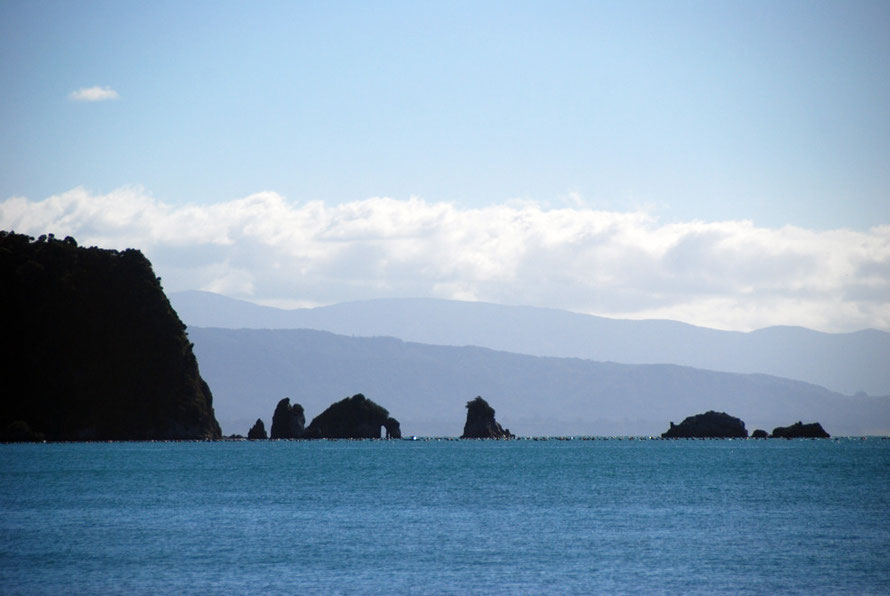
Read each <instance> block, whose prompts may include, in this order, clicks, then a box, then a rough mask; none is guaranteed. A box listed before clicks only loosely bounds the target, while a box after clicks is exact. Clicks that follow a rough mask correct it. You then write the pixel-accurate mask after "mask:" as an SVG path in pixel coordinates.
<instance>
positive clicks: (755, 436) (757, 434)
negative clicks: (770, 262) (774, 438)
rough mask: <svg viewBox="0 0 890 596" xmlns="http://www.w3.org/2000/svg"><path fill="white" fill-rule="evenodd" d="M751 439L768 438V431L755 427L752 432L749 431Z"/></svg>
mask: <svg viewBox="0 0 890 596" xmlns="http://www.w3.org/2000/svg"><path fill="white" fill-rule="evenodd" d="M751 438H752V439H768V438H769V433H768V432H766V431H765V430H763V429H762V428H758V429H755V430H754V432H752V433H751Z"/></svg>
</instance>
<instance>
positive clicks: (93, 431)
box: [0, 232, 221, 440]
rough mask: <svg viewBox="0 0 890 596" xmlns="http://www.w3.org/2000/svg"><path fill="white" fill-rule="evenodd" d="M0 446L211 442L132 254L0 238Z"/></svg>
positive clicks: (152, 284) (178, 332) (188, 356)
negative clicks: (0, 384) (0, 381)
mask: <svg viewBox="0 0 890 596" xmlns="http://www.w3.org/2000/svg"><path fill="white" fill-rule="evenodd" d="M0 288H2V290H0V292H2V314H0V316H2V328H3V333H2V334H0V337H2V340H0V342H2V354H4V356H3V359H4V363H3V370H4V375H3V376H4V385H5V391H4V393H5V397H4V399H3V403H2V406H0V435H2V436H0V440H39V439H46V440H151V439H201V438H219V437H220V435H221V433H220V427H219V424H218V423H217V421H216V418H215V416H214V412H213V404H212V396H211V394H210V389H209V387H208V386H207V384H206V383H205V382H204V380H203V379H202V378H201V375H200V374H199V372H198V364H197V361H196V360H195V356H194V354H193V353H192V345H191V344H190V343H189V341H188V338H187V336H186V333H185V326H184V325H183V323H182V322H181V321H180V320H179V318H178V317H177V315H176V313H175V312H174V311H173V309H172V308H171V306H170V303H169V302H168V300H167V298H166V296H165V295H164V291H163V289H162V288H161V283H160V279H159V278H157V277H155V275H154V272H153V270H152V267H151V263H149V261H148V260H147V259H146V258H145V257H144V256H143V255H142V253H141V252H140V251H138V250H133V249H128V250H124V251H116V250H105V249H100V248H95V247H92V248H81V247H79V246H78V245H77V242H76V241H75V240H74V239H73V238H71V237H67V238H65V239H64V240H58V239H55V238H54V237H53V236H52V235H50V236H48V237H46V236H41V237H40V238H38V239H36V240H35V239H33V238H31V237H29V236H25V235H21V234H15V233H12V232H0Z"/></svg>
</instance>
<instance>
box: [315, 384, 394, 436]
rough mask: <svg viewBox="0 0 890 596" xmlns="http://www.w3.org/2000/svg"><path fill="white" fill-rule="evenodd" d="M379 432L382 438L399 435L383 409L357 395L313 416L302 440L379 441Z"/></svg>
mask: <svg viewBox="0 0 890 596" xmlns="http://www.w3.org/2000/svg"><path fill="white" fill-rule="evenodd" d="M381 428H383V429H385V431H386V435H385V436H386V438H388V439H390V438H392V439H398V438H401V436H402V433H401V430H400V428H399V422H398V420H396V419H395V418H392V417H390V415H389V412H388V411H387V410H386V408H384V407H382V406H379V405H377V404H375V403H374V402H373V401H371V400H370V399H368V398H366V397H365V396H364V395H362V394H361V393H359V394H357V395H353V396H352V397H347V398H345V399H342V400H340V401H338V402H337V403H335V404H332V405H331V406H330V407H328V409H327V410H325V411H324V412H322V413H321V414H319V415H318V416H316V417H315V418H314V419H313V420H312V422H311V423H310V424H309V426H307V427H306V431H305V432H304V433H303V438H306V439H379V438H380V435H381Z"/></svg>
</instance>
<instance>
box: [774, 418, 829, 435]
mask: <svg viewBox="0 0 890 596" xmlns="http://www.w3.org/2000/svg"><path fill="white" fill-rule="evenodd" d="M773 438H776V439H828V438H831V435H829V434H828V433H827V432H825V429H824V428H822V425H821V424H819V423H818V422H813V423H811V424H804V423H803V422H800V421H797V422H795V423H794V424H792V425H791V426H779V427H776V428H774V429H773Z"/></svg>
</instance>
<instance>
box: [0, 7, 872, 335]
mask: <svg viewBox="0 0 890 596" xmlns="http://www.w3.org/2000/svg"><path fill="white" fill-rule="evenodd" d="M888 31H890V3H888V2H885V1H877V2H855V1H854V2H839V1H835V2H819V1H806V2H766V1H758V0H745V1H738V2H735V1H707V2H547V3H545V2H537V3H524V2H505V3H497V2H466V3H461V2H448V3H432V2H429V3H423V2H404V3H399V2H385V3H384V2H380V3H376V2H375V3H372V2H357V3H349V2H318V3H311V2H197V1H194V2H181V1H178V2H163V1H158V2H126V1H114V2H52V1H36V0H34V1H27V2H18V1H9V0H2V1H0V57H2V60H0V88H2V89H3V91H2V96H0V129H2V131H3V134H2V135H0V201H2V203H0V224H2V227H3V228H4V229H9V228H11V227H15V228H16V229H17V230H18V231H25V232H28V233H32V234H39V233H42V232H44V231H51V230H54V231H56V233H60V232H64V233H71V234H73V235H75V236H76V237H78V238H79V239H83V240H84V241H86V242H96V243H99V242H104V243H106V244H107V245H115V246H117V245H121V246H126V245H138V246H139V247H140V248H143V250H145V251H146V252H147V254H148V255H149V257H150V258H152V260H153V262H154V263H155V267H156V269H159V270H160V272H161V273H162V274H163V275H164V276H165V279H167V280H168V282H167V284H166V285H167V288H168V289H172V290H176V289H198V288H202V289H214V290H217V291H221V292H223V293H228V294H229V295H236V296H239V297H245V298H250V299H253V300H255V301H259V302H264V303H275V304H290V305H294V304H322V303H329V302H332V301H339V300H345V299H357V298H362V297H373V296H378V295H379V296H387V295H434V296H440V297H453V298H465V299H484V300H492V301H502V302H513V303H531V304H540V305H544V306H555V307H560V308H571V309H573V310H579V311H584V312H593V313H597V314H609V315H614V316H635V317H644V316H665V317H670V318H682V319H683V320H688V321H691V322H699V323H702V324H713V325H715V326H722V327H727V328H751V327H753V326H757V325H763V324H773V323H782V322H795V323H800V324H808V325H812V326H816V327H821V328H826V329H850V328H858V327H862V326H876V327H880V328H890V305H888V298H887V295H890V197H888V189H890V76H888V75H890V35H887V32H888ZM90 99H93V100H95V101H90ZM258 193H259V194H258ZM270 193H271V194H270ZM375 197H380V198H385V199H386V200H382V201H378V200H376V199H375ZM412 197H416V198H417V199H419V200H420V201H421V203H417V202H412ZM387 201H390V202H387ZM391 201H394V202H391ZM99 205H101V206H102V207H101V213H100V211H99V208H98V207H97V206H99ZM338 209H339V211H338ZM565 209H567V210H569V211H568V213H569V217H565V218H564V217H561V216H558V215H559V214H558V213H556V211H558V210H565ZM232 213H238V214H240V215H239V216H238V217H230V216H231V214H232ZM258 213H259V214H261V215H260V216H258V215H257V214H258ZM505 213H507V214H509V215H508V216H504V217H503V218H502V216H503V215H504V214H505ZM361 214H364V215H361ZM443 214H446V215H443ZM598 214H599V215H598ZM603 214H605V215H603ZM257 217H259V219H263V218H265V217H273V218H274V217H278V218H279V220H280V221H290V222H292V223H293V227H294V229H299V230H301V233H302V234H304V235H307V236H311V237H313V238H316V240H318V242H321V243H322V244H323V246H325V247H326V249H325V250H321V249H320V248H318V247H317V246H315V247H314V248H313V247H311V246H307V247H306V251H307V252H305V253H299V254H296V253H294V252H293V251H292V250H291V249H290V248H288V247H287V246H285V245H284V244H275V242H276V239H277V241H280V242H282V243H283V242H284V240H283V239H285V238H289V240H288V241H289V242H291V243H292V244H293V239H292V238H290V236H289V235H288V232H287V231H286V230H281V229H277V228H274V226H273V227H272V228H267V227H265V224H264V225H263V226H260V225H259V224H257V223H256V221H255V220H256V218H257ZM363 217H364V218H365V219H366V220H367V221H370V222H376V223H374V224H373V225H370V228H369V229H371V231H370V232H368V234H370V236H368V237H364V236H363V237H354V236H351V235H350V234H352V233H353V230H354V227H355V225H356V224H355V222H356V220H357V219H358V220H361V219H362V218H363ZM437 217H439V218H445V219H436V218H437ZM387 218H389V219H387ZM220 221H225V222H227V223H226V225H225V226H222V227H219V226H218V225H208V226H207V229H215V230H216V231H217V232H218V234H220V237H217V238H211V237H205V236H201V237H200V238H197V237H196V238H193V241H194V242H195V244H194V245H189V246H188V247H186V246H185V244H184V243H185V240H183V241H177V240H176V237H175V236H173V235H171V230H180V231H181V234H182V236H183V238H185V237H189V238H191V237H192V236H190V235H189V233H187V231H183V228H182V226H183V225H185V224H184V223H183V222H190V223H189V224H188V225H189V226H200V225H201V222H211V223H214V224H218V223H219V222H220ZM493 221H495V222H497V221H503V222H505V223H504V227H503V228H499V229H495V228H491V227H487V226H489V225H490V224H491V222H493ZM250 222H254V223H250ZM307 222H311V225H310V224H309V223H307ZM417 222H426V223H423V224H422V225H421V224H418V223H417ZM457 222H463V223H462V224H461V225H467V226H469V228H468V229H472V230H477V231H478V235H476V236H474V235H472V234H470V235H469V236H467V237H466V238H465V240H466V241H467V242H476V243H478V244H475V245H472V246H470V247H469V249H472V254H467V255H464V256H461V257H459V258H456V260H455V261H454V262H451V263H448V264H445V263H442V262H436V263H433V261H432V259H433V255H432V254H431V255H430V256H429V260H427V261H425V262H424V263H420V262H416V263H413V264H412V265H411V266H410V267H408V266H406V265H405V264H404V263H402V264H401V265H399V266H396V265H394V263H395V262H396V261H399V259H400V258H401V257H398V256H397V255H396V256H394V253H393V252H392V250H393V249H392V247H393V246H395V244H394V242H395V240H393V239H398V238H403V237H407V236H411V237H413V236H412V235H416V236H417V238H420V239H422V238H423V237H424V235H426V236H428V237H438V238H440V239H442V240H441V242H440V244H438V245H437V246H438V248H439V249H440V250H442V251H450V252H452V253H454V252H456V251H459V248H458V245H457V244H455V242H456V240H455V238H459V237H463V236H462V235H461V233H459V232H458V231H457V228H456V227H454V226H457V225H458V223H457ZM468 222H469V223H468ZM572 222H589V226H587V227H584V228H583V229H575V228H573V225H574V224H573V223H572ZM602 222H612V224H609V225H614V226H617V228H609V225H606V224H603V225H601V224H602ZM615 222H625V223H621V224H619V223H615ZM627 222H635V223H633V224H629V223H627ZM266 223H268V222H266ZM415 224H416V225H415ZM251 226H253V227H251ZM306 226H308V227H306ZM312 226H316V227H312ZM317 226H328V228H325V229H322V228H319V227H317ZM400 226H401V227H400ZM418 226H419V227H418ZM604 226H605V227H604ZM634 226H636V227H634ZM789 227H790V228H793V229H791V230H790V231H789V230H788V229H787V228H789ZM261 228H262V229H263V230H264V233H266V234H269V235H270V236H269V237H267V238H257V237H255V236H254V235H252V234H253V233H254V232H255V230H257V229H261ZM618 228H620V229H621V230H622V232H621V233H618V232H616V231H615V230H616V229H618ZM325 230H327V231H325ZM430 230H432V232H431V231H430ZM530 230H531V231H530ZM572 230H574V231H572ZM610 230H611V231H610ZM323 234H328V236H325V237H324V238H322V235H323ZM437 235H438V236H437ZM248 237H249V238H252V240H250V241H248V240H246V238H248ZM332 237H336V238H338V239H340V238H347V237H348V238H351V239H352V240H350V241H349V242H351V244H350V243H349V242H347V241H345V240H343V241H340V240H338V242H341V244H338V245H337V246H338V248H337V250H333V249H332V248H331V244H330V242H332V240H331V238H332ZM369 237H373V239H374V240H373V242H372V241H371V240H368V238H369ZM159 238H165V239H167V240H163V241H162V240H159ZM616 238H618V239H619V240H615V239H616ZM492 239H494V240H492ZM542 239H550V240H546V241H544V240H542ZM554 239H555V240H554ZM495 240H496V241H495ZM242 242H244V243H246V244H241V243H242ZM368 242H371V244H373V246H372V245H371V244H368ZM613 242H617V244H612V243H613ZM363 243H364V244H363ZM542 243H543V244H542ZM554 243H555V244H554ZM272 245H274V246H272ZM211 246H212V247H216V248H214V249H213V250H217V251H221V252H213V250H211V248H208V247H211ZM270 246H271V248H270ZM313 246H314V245H313ZM319 246H321V245H319ZM530 246H533V247H537V249H538V252H537V253H535V255H540V254H546V255H548V256H547V257H546V258H544V259H543V260H534V261H533V262H531V261H523V259H525V258H529V259H531V258H533V259H538V256H529V255H531V253H530V251H529V250H528V247H530ZM225 247H235V248H234V249H232V250H236V251H240V252H238V254H239V255H241V256H240V257H238V256H235V255H234V253H232V252H226V251H227V250H229V249H228V248H225ZM251 247H252V248H251ZM260 247H265V248H264V250H268V253H267V254H278V255H279V257H280V259H281V262H280V263H279V264H278V269H277V270H278V271H282V272H284V273H281V274H280V275H282V276H289V278H290V279H293V278H295V277H300V276H301V275H304V274H306V275H308V274H307V273H306V271H308V269H307V267H309V266H308V265H306V264H305V263H307V262H308V261H309V260H310V257H309V255H315V256H316V260H315V261H312V262H313V263H314V264H317V263H319V262H321V261H320V260H319V259H318V255H319V254H325V255H328V256H330V254H334V253H336V254H338V255H339V256H337V257H336V258H334V257H331V260H330V262H329V263H328V265H329V266H330V267H332V269H325V270H324V271H323V272H316V274H315V276H314V277H313V276H311V275H310V276H309V277H307V278H306V279H305V280H304V281H305V283H304V284H303V285H299V284H297V285H293V284H292V283H291V282H290V281H286V280H284V277H281V278H276V279H277V281H273V278H274V274H273V272H272V271H271V270H270V271H269V272H268V279H266V281H263V279H265V278H262V276H261V275H260V274H259V273H257V271H258V268H259V267H260V266H259V265H258V264H257V263H256V262H253V259H254V258H253V257H250V258H247V257H245V255H247V254H251V255H253V254H254V252H253V251H254V250H256V251H260ZM510 247H513V248H512V250H514V251H515V252H512V253H511V252H510V250H511V248H510ZM597 247H600V248H597ZM825 247H833V250H835V252H839V253H840V254H841V255H843V256H842V257H839V258H841V260H843V259H846V260H844V261H843V264H837V263H834V264H833V261H832V262H829V261H830V259H829V258H828V257H827V256H826V255H825V254H824V253H823V252H822V251H824V250H825ZM416 248H417V247H413V248H412V250H416ZM276 251H278V252H276ZM338 251H340V252H338ZM573 251H574V252H573ZM595 251H599V252H596V254H595V256H594V252H595ZM721 251H723V252H721ZM726 251H729V253H732V255H733V256H731V257H730V256H727V255H728V254H729V253H727V252H726ZM419 252H422V251H419ZM341 253H342V254H341ZM211 254H212V255H214V256H209V255H211ZM256 254H260V253H259V252H257V253H256ZM574 254H588V256H590V260H589V261H587V265H589V266H591V267H593V266H596V267H599V268H600V269H599V272H602V271H604V270H609V271H613V273H614V272H617V271H620V270H627V269H633V268H634V267H637V266H640V267H642V269H641V270H645V271H650V273H651V274H652V276H653V277H654V278H658V279H659V280H661V281H660V282H659V283H658V284H656V285H653V284H649V283H648V282H644V281H642V278H640V279H637V280H636V281H633V280H627V279H624V280H623V281H620V280H619V281H616V279H618V278H622V276H621V275H618V274H617V273H614V274H613V275H612V276H611V277H610V276H608V275H605V274H603V275H600V276H599V277H598V276H597V275H594V274H593V273H591V272H586V271H585V270H584V269H583V268H582V269H577V270H573V271H572V272H571V273H567V274H566V275H564V276H563V277H562V278H560V279H554V278H552V277H551V276H550V274H549V273H547V271H548V268H552V267H554V266H555V265H554V263H556V262H557V261H556V259H557V258H558V257H559V256H560V255H561V257H562V259H563V261H562V262H563V263H565V262H567V261H569V260H571V259H572V258H573V255H574ZM640 254H645V255H648V256H647V257H646V259H643V261H645V262H646V263H647V264H646V265H644V266H643V265H640V263H641V262H642V261H640V260H639V259H637V256H639V255H640ZM170 255H174V256H170ZM288 255H290V256H289V257H288ZM345 255H353V256H356V255H358V256H357V257H356V258H354V259H353V260H352V261H351V263H352V264H351V265H349V266H347V265H345V264H344V263H348V262H350V261H349V258H347V256H345ZM369 255H377V256H378V257H379V260H378V261H373V259H371V257H370V256H369ZM523 255H525V256H523ZM610 255H611V256H612V257H614V259H613V260H609V258H611V257H610ZM615 255H618V256H615ZM635 255H636V256H635ZM714 255H724V257H725V259H726V260H721V259H720V258H717V257H715V256H714ZM681 256H682V258H681ZM168 257H169V259H170V260H165V259H167V258H168ZM358 257H360V258H358ZM288 259H290V260H289V261H288ZM647 259H648V260H647ZM770 259H773V260H772V261H771V260H770ZM242 261H243V262H242ZM372 261H373V262H372ZM184 262H194V263H196V265H195V266H196V267H198V266H199V265H200V266H201V267H204V269H202V270H201V271H200V272H198V271H197V270H189V271H186V270H184V269H182V268H181V267H179V265H180V264H181V263H184ZM399 262H401V261H399ZM295 263H303V265H299V266H298V265H296V264H295ZM517 263H524V265H522V266H519V265H516V264H517ZM692 263H695V265H694V266H693V264H692ZM492 264H500V265H498V266H499V267H500V269H497V267H494V265H492ZM760 264H764V266H763V267H761V266H759V265H760ZM489 265H490V266H489ZM399 267H402V268H401V269H400V268H399ZM462 267H465V268H462ZM492 267H494V269H492ZM696 267H698V268H700V269H696ZM734 267H735V268H734ZM505 268H506V269H507V270H510V271H512V277H509V278H505V279H504V280H503V284H502V285H500V286H498V287H497V288H494V287H493V286H491V284H490V283H489V281H490V279H491V277H489V280H488V281H486V280H485V276H486V275H489V276H491V274H492V271H503V270H504V269H505ZM761 270H764V271H765V272H764V271H761ZM696 271H703V273H694V272H696ZM430 272H432V273H430ZM727 272H728V273H727ZM733 272H735V273H733ZM752 272H756V273H757V275H759V276H760V277H757V278H756V279H755V278H754V277H751V276H754V273H752ZM728 275H736V277H734V278H733V279H732V280H731V281H729V280H726V279H725V278H727V276H728ZM798 275H800V276H802V277H798ZM412 276H413V277H412ZM495 277H498V276H497V275H496V276H495ZM755 277H756V276H755ZM408 278H410V279H411V283H408V282H406V281H405V280H406V279H408ZM588 278H589V279H593V278H597V279H598V280H599V281H598V284H599V285H595V286H591V285H589V283H588V281H585V280H586V279H588ZM786 278H787V280H788V281H787V283H786V284H785V285H781V284H779V283H778V282H777V281H776V280H777V279H786ZM622 279H623V278H622ZM825 279H834V280H837V283H836V284H835V285H831V284H828V286H829V287H823V286H822V285H820V283H821V282H820V281H819V280H825ZM418 280H421V281H423V280H425V281H424V283H420V282H419V281H418ZM719 280H724V281H719ZM804 280H809V281H804ZM843 280H846V281H843ZM415 282H417V283H415ZM545 282H546V283H545ZM190 284H193V285H191V286H190ZM480 284H481V285H480ZM485 284H488V285H485ZM511 284H512V285H511ZM609 284H613V286H609ZM615 284H617V285H615ZM823 285H824V284H823ZM780 286H781V287H780ZM317 287H325V288H339V289H338V290H336V291H334V290H331V291H329V292H327V293H324V292H320V291H319V290H317ZM542 287H546V288H548V292H549V294H548V295H546V296H545V295H541V293H540V292H537V291H536V289H540V288H542ZM609 287H612V288H613V290H615V291H614V292H613V293H612V294H608V291H609V290H608V288H609ZM349 288H352V290H351V291H350V290H349ZM615 288H617V289H615ZM607 294H608V295H607ZM761 298H762V299H761ZM706 305H709V306H706ZM702 313H707V314H702ZM720 313H726V314H725V315H721V314H720ZM801 313H807V314H801ZM819 313H822V314H819Z"/></svg>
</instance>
